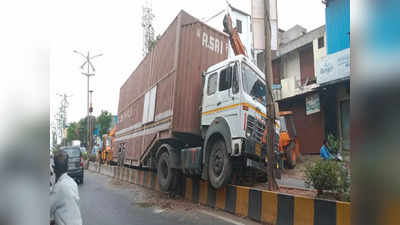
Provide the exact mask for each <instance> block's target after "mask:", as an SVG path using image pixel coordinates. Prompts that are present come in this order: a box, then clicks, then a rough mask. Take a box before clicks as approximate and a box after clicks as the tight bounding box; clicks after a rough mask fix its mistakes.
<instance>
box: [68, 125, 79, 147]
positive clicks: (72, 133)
mask: <svg viewBox="0 0 400 225" xmlns="http://www.w3.org/2000/svg"><path fill="white" fill-rule="evenodd" d="M78 126H79V124H78V123H76V122H73V123H71V124H70V125H69V126H68V128H67V141H68V142H71V141H72V140H79V130H78Z"/></svg>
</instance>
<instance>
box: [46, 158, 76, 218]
mask: <svg viewBox="0 0 400 225" xmlns="http://www.w3.org/2000/svg"><path fill="white" fill-rule="evenodd" d="M67 171H68V155H67V154H66V153H65V152H64V151H62V150H61V151H57V153H55V154H54V173H55V174H56V184H55V185H54V188H53V190H52V192H51V193H50V224H56V225H82V218H81V212H80V208H79V192H78V185H77V184H76V182H75V181H74V180H73V179H72V178H71V177H70V176H68V174H67Z"/></svg>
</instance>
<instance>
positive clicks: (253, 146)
mask: <svg viewBox="0 0 400 225" xmlns="http://www.w3.org/2000/svg"><path fill="white" fill-rule="evenodd" d="M203 76H204V78H203V97H202V106H201V130H202V136H203V140H204V142H205V143H204V147H203V149H205V151H204V157H203V158H204V160H203V164H204V166H205V167H207V166H208V167H210V165H212V164H213V163H212V161H213V160H215V161H217V162H216V163H214V164H213V165H217V166H216V167H222V168H224V167H225V165H218V160H219V163H220V164H221V162H222V164H223V163H224V162H225V161H226V159H222V160H221V158H224V157H225V155H224V153H218V152H217V154H213V151H214V150H213V149H214V147H213V143H214V144H215V142H216V141H215V140H216V139H218V137H219V139H222V142H224V143H223V144H224V145H225V151H226V152H227V154H228V160H229V161H240V162H230V163H233V164H232V165H233V166H232V165H229V163H228V165H227V167H228V169H231V168H232V167H235V166H234V165H239V167H241V168H242V169H243V167H244V166H245V167H250V168H251V167H252V168H258V169H259V170H264V169H265V157H266V147H265V145H264V146H263V145H262V142H261V140H262V136H263V133H264V129H265V117H266V108H265V103H266V102H265V101H266V86H265V80H264V73H263V72H262V71H261V70H259V69H258V68H257V66H255V65H254V64H253V63H251V62H250V60H249V59H248V58H247V57H245V56H243V55H238V56H235V57H233V58H231V59H228V60H225V61H222V62H220V63H218V64H216V65H213V66H211V67H209V68H208V69H207V70H206V71H205V72H204V73H203ZM275 124H276V128H277V129H276V134H275V135H276V136H277V137H278V138H279V124H278V123H275ZM220 145H221V146H222V144H220ZM220 148H223V147H220ZM218 154H219V155H218ZM214 156H215V158H216V159H214V158H213V157H214ZM229 167H230V168H229ZM234 169H235V168H233V170H234ZM209 170H210V169H209ZM211 170H212V169H211ZM222 170H223V169H222ZM218 172H220V171H219V169H217V170H216V171H208V173H207V171H206V170H203V174H202V177H203V178H205V179H209V180H210V182H211V184H212V185H213V186H214V187H218V186H219V185H218V183H215V182H213V180H212V179H210V177H207V175H208V176H211V175H212V173H216V174H217V175H218ZM225 172H227V173H229V172H231V171H225ZM241 172H243V171H241ZM233 175H235V172H233Z"/></svg>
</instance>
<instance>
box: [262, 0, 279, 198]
mask: <svg viewBox="0 0 400 225" xmlns="http://www.w3.org/2000/svg"><path fill="white" fill-rule="evenodd" d="M269 12H270V7H269V0H264V15H265V18H264V28H265V50H264V57H265V70H264V71H265V82H266V99H267V101H266V106H265V107H266V109H267V117H266V118H265V124H266V128H265V129H266V130H267V132H266V135H267V137H264V138H265V140H267V158H268V164H267V171H268V189H269V190H271V191H274V190H278V189H279V186H278V183H277V182H276V174H275V172H276V167H275V165H276V162H275V157H274V148H275V105H274V99H273V96H272V91H271V90H272V61H271V23H270V17H269Z"/></svg>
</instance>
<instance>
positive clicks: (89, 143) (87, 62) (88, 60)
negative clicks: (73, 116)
mask: <svg viewBox="0 0 400 225" xmlns="http://www.w3.org/2000/svg"><path fill="white" fill-rule="evenodd" d="M74 53H76V54H79V55H80V56H82V57H83V58H85V61H84V63H83V64H82V65H81V66H80V68H81V69H83V68H84V67H85V65H87V72H86V73H84V72H82V74H83V75H85V76H86V77H87V115H86V118H87V119H86V123H87V136H86V137H87V147H88V149H87V150H88V153H89V154H91V153H92V138H91V133H92V132H91V126H90V103H89V93H90V89H89V88H90V86H89V82H90V77H91V76H94V75H95V73H94V72H96V69H95V68H94V66H93V64H92V62H91V60H92V59H94V58H96V57H99V56H102V55H103V54H97V55H95V56H90V53H89V52H87V55H84V54H83V53H81V52H78V51H76V50H74ZM90 68H91V69H92V71H93V73H90Z"/></svg>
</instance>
